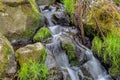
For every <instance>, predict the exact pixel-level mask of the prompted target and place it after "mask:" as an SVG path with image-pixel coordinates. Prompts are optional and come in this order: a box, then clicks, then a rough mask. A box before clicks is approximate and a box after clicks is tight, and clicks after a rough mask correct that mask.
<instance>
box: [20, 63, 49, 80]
mask: <svg viewBox="0 0 120 80" xmlns="http://www.w3.org/2000/svg"><path fill="white" fill-rule="evenodd" d="M47 74H48V69H47V66H46V65H45V64H40V63H39V62H38V61H30V63H29V64H23V65H22V66H21V69H20V70H19V73H18V76H19V78H20V80H46V78H47Z"/></svg>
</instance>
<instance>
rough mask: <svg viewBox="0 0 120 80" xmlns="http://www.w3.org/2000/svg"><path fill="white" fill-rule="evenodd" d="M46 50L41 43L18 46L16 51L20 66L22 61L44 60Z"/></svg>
mask: <svg viewBox="0 0 120 80" xmlns="http://www.w3.org/2000/svg"><path fill="white" fill-rule="evenodd" d="M46 55H47V53H46V50H45V48H44V46H43V45H42V44H41V43H39V42H38V43H35V44H29V45H27V46H25V47H22V48H19V49H18V50H17V51H16V57H17V60H18V62H19V64H20V66H22V64H24V63H26V64H27V63H29V61H30V60H31V61H40V62H42V61H44V60H45V58H46Z"/></svg>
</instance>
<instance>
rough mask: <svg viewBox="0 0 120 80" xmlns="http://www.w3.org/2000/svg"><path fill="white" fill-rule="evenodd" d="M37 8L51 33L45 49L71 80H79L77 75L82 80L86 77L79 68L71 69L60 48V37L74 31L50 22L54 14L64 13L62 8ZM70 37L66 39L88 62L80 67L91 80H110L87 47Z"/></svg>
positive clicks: (66, 57) (44, 6)
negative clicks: (72, 43)
mask: <svg viewBox="0 0 120 80" xmlns="http://www.w3.org/2000/svg"><path fill="white" fill-rule="evenodd" d="M39 8H40V11H41V13H42V14H43V15H44V16H45V17H46V19H47V20H48V23H49V25H48V28H49V30H50V31H51V33H52V37H53V38H52V42H51V43H49V44H46V47H47V49H49V51H51V53H52V54H53V56H54V58H55V60H56V62H57V64H58V65H59V67H60V68H61V69H63V70H64V69H66V70H67V72H68V74H69V76H70V79H71V80H80V79H79V75H81V76H82V79H84V77H85V76H86V75H84V74H83V73H82V70H81V69H80V67H78V66H77V68H78V70H74V69H73V68H72V66H71V65H70V63H69V59H68V56H67V55H66V53H65V51H64V50H63V49H62V48H61V41H60V37H61V36H62V35H66V34H67V33H68V32H72V31H73V32H76V31H74V30H73V29H69V28H65V27H64V26H60V25H59V24H57V25H55V24H54V23H53V22H52V20H51V18H52V15H53V14H54V13H55V12H57V11H58V12H60V11H61V12H62V11H64V9H63V6H62V7H61V6H60V7H59V9H57V8H56V6H46V5H43V6H40V7H39ZM76 33H77V32H76ZM70 36H71V35H69V34H67V37H68V38H70V39H71V40H72V41H73V42H74V44H75V45H76V46H77V47H78V48H79V49H80V50H81V51H83V52H84V55H86V57H87V59H88V61H87V62H85V63H84V64H82V65H81V66H83V67H84V68H85V69H86V70H87V71H88V72H89V73H90V75H91V76H92V78H93V79H94V80H112V79H111V77H110V76H109V75H108V74H107V72H106V70H105V69H104V67H103V66H102V65H101V64H100V62H99V61H98V60H97V59H96V58H95V57H94V55H93V53H92V51H91V50H89V49H88V48H87V47H85V46H83V45H82V44H80V42H76V41H75V40H73V39H72V38H71V37H70ZM72 37H73V36H72ZM77 54H79V53H77Z"/></svg>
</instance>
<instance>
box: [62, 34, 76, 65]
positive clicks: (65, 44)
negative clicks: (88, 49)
mask: <svg viewBox="0 0 120 80" xmlns="http://www.w3.org/2000/svg"><path fill="white" fill-rule="evenodd" d="M60 41H61V47H62V48H63V50H65V52H66V54H67V55H68V58H69V61H70V64H71V65H76V64H77V61H76V55H75V47H76V46H75V44H74V42H73V41H72V40H71V39H70V38H69V37H67V36H65V35H63V36H62V37H60Z"/></svg>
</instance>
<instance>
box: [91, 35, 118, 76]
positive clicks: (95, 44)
mask: <svg viewBox="0 0 120 80" xmlns="http://www.w3.org/2000/svg"><path fill="white" fill-rule="evenodd" d="M92 50H93V51H94V52H95V53H97V55H98V56H100V55H102V56H103V62H104V63H106V62H107V63H108V62H109V64H110V65H111V67H110V69H109V73H110V74H111V75H112V76H116V75H118V74H119V73H120V37H119V36H117V35H116V34H113V33H111V34H108V35H107V36H106V37H105V39H104V40H103V42H102V40H101V39H100V38H99V37H95V38H94V39H93V41H92Z"/></svg>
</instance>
